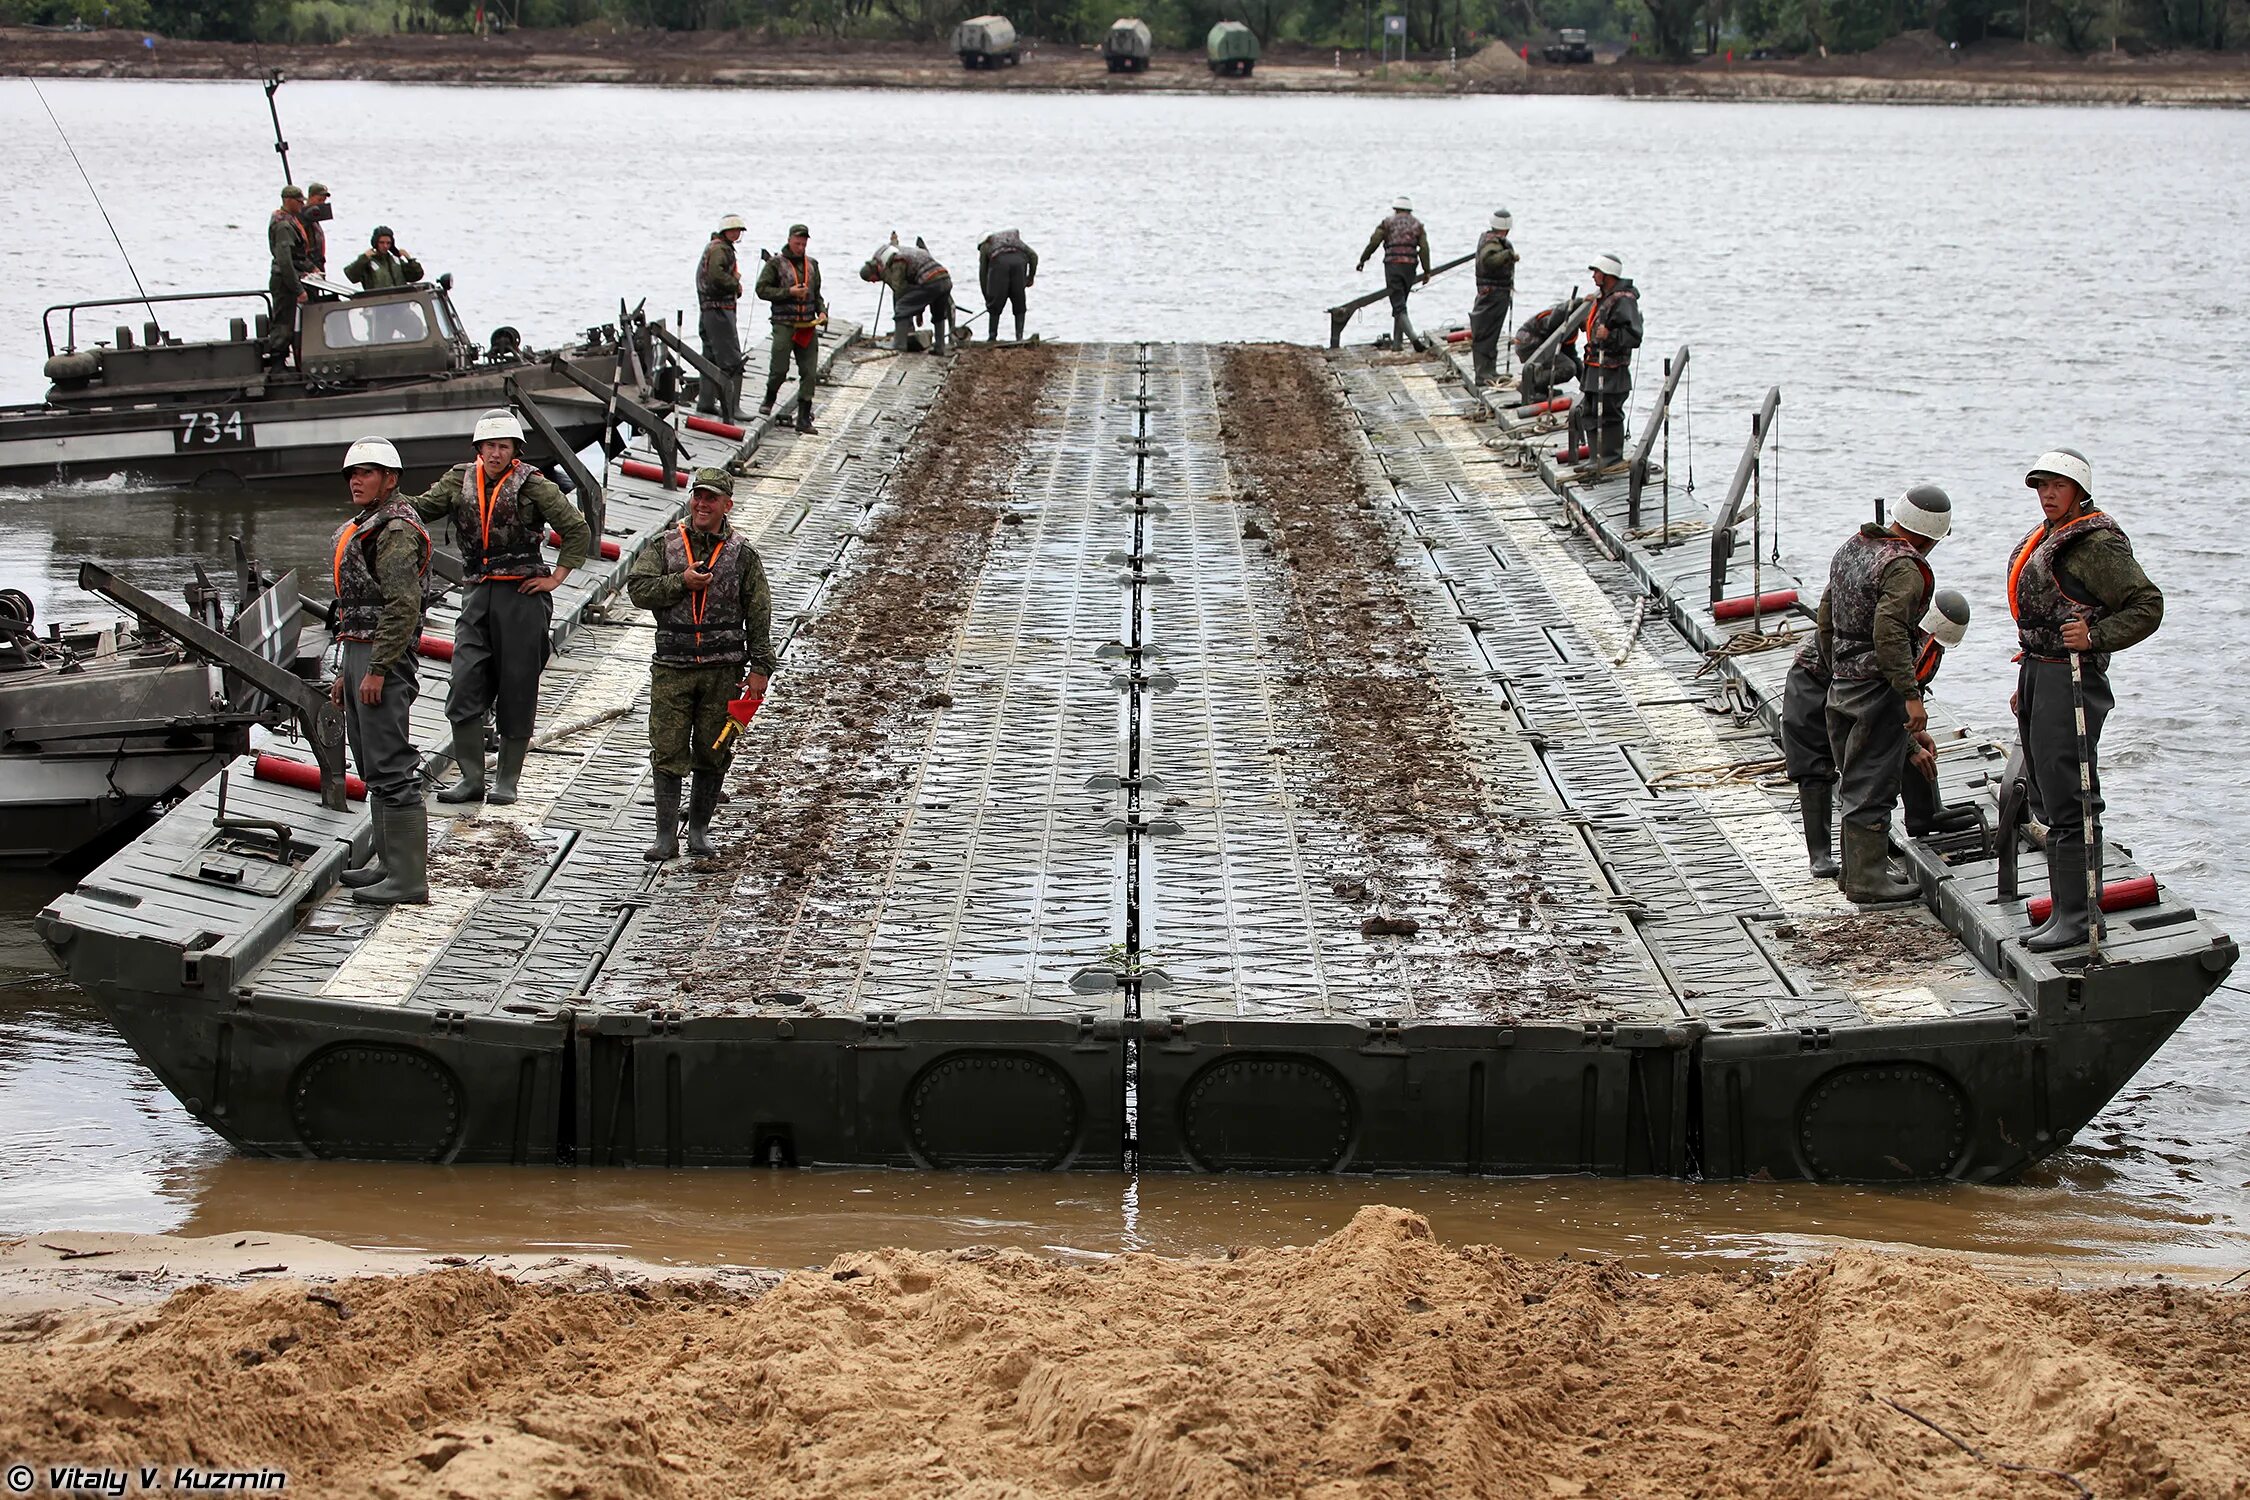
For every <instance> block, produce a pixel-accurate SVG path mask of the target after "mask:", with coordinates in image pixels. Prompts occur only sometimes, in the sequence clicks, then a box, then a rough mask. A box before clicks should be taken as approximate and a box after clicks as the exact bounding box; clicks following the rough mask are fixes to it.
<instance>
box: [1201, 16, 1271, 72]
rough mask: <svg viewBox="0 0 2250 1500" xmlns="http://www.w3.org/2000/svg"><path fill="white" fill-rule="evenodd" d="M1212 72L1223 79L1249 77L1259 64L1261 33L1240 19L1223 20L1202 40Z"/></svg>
mask: <svg viewBox="0 0 2250 1500" xmlns="http://www.w3.org/2000/svg"><path fill="white" fill-rule="evenodd" d="M1203 49H1204V52H1205V53H1206V54H1207V55H1208V56H1209V58H1210V62H1211V71H1212V72H1214V73H1216V74H1218V75H1219V76H1220V77H1222V78H1248V77H1249V76H1250V70H1251V69H1252V68H1254V67H1256V66H1257V63H1258V34H1257V33H1256V32H1254V31H1252V30H1251V29H1250V28H1249V27H1247V26H1245V25H1243V24H1242V23H1241V22H1240V21H1221V22H1220V23H1219V24H1218V25H1216V26H1214V27H1212V28H1211V34H1210V35H1209V36H1207V37H1205V38H1204V39H1203Z"/></svg>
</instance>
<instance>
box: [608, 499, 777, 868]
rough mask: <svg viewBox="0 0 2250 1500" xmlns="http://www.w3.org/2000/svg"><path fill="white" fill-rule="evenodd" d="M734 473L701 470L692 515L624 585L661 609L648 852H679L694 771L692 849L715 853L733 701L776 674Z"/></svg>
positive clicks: (657, 856)
mask: <svg viewBox="0 0 2250 1500" xmlns="http://www.w3.org/2000/svg"><path fill="white" fill-rule="evenodd" d="M733 509H734V476H733V475H731V474H729V473H727V471H726V470H724V469H698V470H696V472H695V488H694V489H693V490H692V491H691V492H690V493H689V495H688V516H687V519H686V520H685V521H682V522H680V523H679V524H677V525H676V526H674V527H673V528H672V530H671V531H670V532H669V533H667V534H666V536H665V538H664V544H663V545H662V546H660V547H647V548H644V549H642V551H641V554H640V555H639V556H638V557H636V558H634V559H633V571H632V573H631V575H630V576H628V577H627V579H626V580H625V590H626V593H627V594H628V595H630V596H631V598H632V600H633V602H634V603H635V604H637V605H639V606H640V607H641V608H642V609H645V610H649V611H652V612H653V613H654V614H655V615H656V660H655V662H654V663H653V664H652V665H651V666H650V667H649V706H648V742H649V764H650V765H651V767H653V768H654V770H655V772H656V842H655V843H654V844H652V845H650V846H649V848H648V851H647V853H646V854H645V855H644V856H643V857H644V858H646V859H650V860H667V859H677V858H678V857H679V853H680V842H679V835H680V782H681V780H682V779H683V778H684V777H686V776H687V775H688V773H689V772H690V771H691V770H692V771H693V772H694V774H695V789H694V792H693V793H692V795H691V796H690V798H689V801H688V839H687V847H688V853H690V854H693V855H696V856H698V857H708V856H709V855H711V854H712V853H714V852H716V851H714V850H713V849H712V847H711V814H712V813H713V812H715V811H716V810H717V809H718V806H719V789H720V786H721V784H722V783H723V782H724V781H725V779H726V771H727V757H726V756H724V755H722V754H721V753H720V751H719V750H718V749H717V745H718V742H719V735H720V732H721V731H722V730H723V729H725V727H726V723H727V701H728V700H729V699H731V698H734V697H736V696H737V695H740V696H743V697H749V698H763V697H764V696H765V695H766V679H767V678H768V677H770V676H771V675H772V674H773V668H774V655H773V641H772V637H771V631H772V620H773V596H772V594H771V593H770V592H769V591H768V590H767V587H766V569H765V564H764V563H762V562H760V561H759V559H758V552H757V549H756V548H754V547H752V546H751V545H750V544H749V543H748V542H746V541H744V540H743V539H742V537H741V535H740V533H738V532H735V531H733V530H731V529H730V528H729V527H728V525H727V514H728V512H730V511H732V510H733Z"/></svg>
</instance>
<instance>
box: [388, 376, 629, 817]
mask: <svg viewBox="0 0 2250 1500" xmlns="http://www.w3.org/2000/svg"><path fill="white" fill-rule="evenodd" d="M474 441H475V443H476V450H477V456H476V457H475V458H474V459H473V460H471V461H470V462H468V463H465V464H456V465H455V466H454V467H453V468H451V469H449V470H447V471H446V473H445V476H444V477H443V478H441V479H439V480H438V482H437V483H436V484H434V485H432V486H430V488H429V489H427V490H425V491H424V492H423V493H421V494H420V495H417V496H415V497H414V501H413V505H414V509H415V512H416V514H418V515H420V516H421V517H422V518H423V519H425V520H433V521H434V520H437V519H438V518H440V517H445V518H447V519H450V520H451V521H452V522H453V540H454V544H455V545H456V546H457V547H459V548H460V551H461V568H462V580H461V614H460V618H459V619H458V620H456V621H455V622H454V626H453V679H452V682H451V684H450V685H449V686H448V687H447V689H446V694H445V716H446V718H447V719H449V720H451V721H452V724H453V761H454V764H455V765H456V766H457V767H459V769H460V773H461V774H460V775H459V776H458V777H457V778H455V779H454V781H453V782H452V783H450V784H449V785H447V786H446V787H444V788H443V789H442V790H440V791H439V792H438V801H440V802H447V803H458V802H477V801H486V802H502V803H504V802H513V801H515V800H516V778H517V776H518V775H520V774H521V773H522V771H523V762H524V757H525V756H526V755H527V754H529V753H530V750H531V729H532V724H533V722H534V721H535V720H536V719H537V717H538V713H539V674H540V673H541V672H542V671H544V670H545V669H546V665H547V652H548V650H549V648H550V644H551V640H552V637H551V635H550V633H549V632H550V630H551V628H552V625H553V622H554V614H555V603H554V600H553V599H552V598H550V597H549V596H550V595H551V594H553V593H554V591H555V589H556V588H557V587H559V586H560V585H561V584H562V582H563V580H564V579H566V578H568V577H569V576H570V575H571V574H572V573H573V572H576V571H577V570H578V569H579V568H582V567H584V566H585V564H586V556H587V554H588V553H590V552H591V551H593V548H594V534H593V531H592V529H591V528H590V527H588V526H587V524H586V518H585V517H584V516H582V515H580V514H579V513H578V507H577V506H575V505H572V504H571V503H570V501H569V500H568V499H566V498H565V497H564V495H563V492H562V491H561V490H559V489H557V488H556V487H555V483H554V481H553V480H551V479H549V478H547V476H546V475H544V474H541V473H540V472H539V471H538V470H536V469H534V468H532V467H531V466H530V465H529V464H527V463H525V462H524V461H523V424H522V423H521V422H519V421H517V420H516V414H515V413H514V412H512V411H510V410H508V409H507V408H506V407H499V408H496V409H494V410H492V411H488V412H486V413H485V414H484V415H483V416H482V417H479V418H478V419H477V425H476V432H475V434H474ZM549 528H552V529H553V530H554V531H556V532H557V533H559V534H560V535H561V537H562V550H561V555H560V556H559V557H557V558H556V560H555V564H554V566H553V567H552V568H550V567H548V566H547V561H546V555H545V554H544V553H543V552H542V551H541V550H540V547H541V544H542V543H543V542H544V541H545V540H546V534H547V531H548V529H549ZM487 714H490V715H491V716H492V719H493V722H494V726H495V727H496V728H497V729H498V730H499V731H500V766H499V770H498V772H497V773H496V774H495V775H494V777H493V779H492V789H491V791H490V792H489V793H488V792H487V791H486V790H485V781H484V721H485V716H486V715H487Z"/></svg>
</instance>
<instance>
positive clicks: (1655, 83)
mask: <svg viewBox="0 0 2250 1500" xmlns="http://www.w3.org/2000/svg"><path fill="white" fill-rule="evenodd" d="M276 67H278V68H281V69H283V70H284V71H286V72H287V73H288V74H289V75H290V76H291V77H292V78H301V79H355V80H372V81H379V82H392V83H475V84H583V83H613V84H633V85H646V86H663V87H689V88H693V87H705V88H745V89H776V88H883V89H956V90H969V91H975V92H1019V93H1020V92H1032V93H1041V92H1100V93H1120V94H1132V93H1151V92H1154V93H1228V94H1392V95H1407V96H1414V95H1429V96H1444V95H1452V94H1477V93H1502V94H1573V95H1615V96H1619V97H1626V98H1653V99H1713V100H1775V101H1801V102H1824V101H1825V102H1843V103H1863V104H2109V105H2167V106H2175V107H2178V106H2201V107H2225V108H2240V107H2250V59H2245V58H2244V57H2242V56H2240V55H2237V54H2209V53H2196V54H2165V55H2160V56H2152V57H2145V58H2137V57H2130V56H2126V55H2124V54H2107V53H2101V54H2095V55H2093V56H2090V57H2084V58H2075V57H2071V56H2069V55H2068V54H2065V53H2061V52H2058V51H2056V50H2054V49H2052V48H2045V47H2036V48H2035V47H2024V46H2021V45H2018V44H2002V43H1995V44H1989V45H1984V46H1979V47H1971V48H1966V49H1958V50H1954V49H1948V48H1946V47H1945V46H1944V45H1943V44H1941V43H1938V42H1937V41H1935V39H1933V38H1931V37H1929V36H1928V34H1927V33H1922V34H1920V35H1910V36H1902V37H1897V38H1894V39H1892V40H1891V41H1890V42H1887V43H1885V44H1884V45H1883V46H1882V47H1879V48H1876V49H1875V50H1873V51H1871V52H1865V53H1859V54H1854V55H1851V56H1843V55H1838V56H1834V57H1828V58H1811V57H1808V58H1801V59H1791V58H1783V59H1770V60H1760V61H1757V62H1752V61H1748V60H1747V59H1745V60H1743V61H1740V62H1736V61H1733V60H1731V58H1728V57H1717V58H1704V59H1701V60H1699V61H1696V62H1692V63H1684V64H1670V63H1661V62H1653V61H1646V60H1639V59H1620V60H1613V61H1605V62H1602V63H1599V64H1595V65H1592V66H1580V67H1554V66H1547V65H1543V64H1529V65H1527V64H1526V63H1524V62H1523V61H1522V60H1521V59H1519V58H1518V57H1517V56H1516V55H1515V53H1513V52H1512V51H1508V50H1507V49H1506V46H1505V44H1501V45H1496V46H1492V47H1487V48H1485V49H1483V50H1482V51H1480V52H1478V53H1476V54H1474V55H1472V56H1469V57H1466V58H1462V59H1460V60H1459V61H1458V62H1457V63H1456V62H1452V61H1449V60H1446V59H1424V58H1416V59H1414V60H1412V61H1410V62H1407V63H1403V64H1394V65H1392V66H1391V67H1390V68H1389V69H1388V70H1384V69H1380V68H1378V67H1376V66H1375V65H1374V63H1373V62H1372V61H1370V60H1369V59H1367V58H1366V57H1365V56H1364V55H1363V54H1355V53H1337V52H1333V51H1330V50H1328V49H1321V48H1306V47H1294V46H1280V47H1274V48H1271V49H1268V52H1267V54H1266V56H1265V57H1264V58H1263V59H1262V60H1261V61H1260V62H1259V64H1258V67H1257V71H1256V72H1255V73H1254V74H1253V75H1252V76H1251V77H1249V78H1218V77H1214V76H1213V75H1212V74H1211V72H1210V71H1209V69H1208V68H1207V67H1206V66H1205V64H1204V61H1203V58H1202V55H1201V54H1200V53H1195V52H1172V51H1166V52H1160V53H1159V54H1158V56H1157V57H1156V58H1155V60H1154V61H1153V62H1152V63H1151V65H1150V68H1149V70H1148V71H1147V72H1146V73H1140V74H1112V73H1110V72H1109V71H1108V70H1107V69H1106V67H1105V66H1104V64H1103V62H1102V59H1101V55H1100V53H1099V52H1098V51H1097V50H1096V49H1094V48H1092V47H1070V46H1066V45H1059V44H1030V45H1028V47H1027V50H1026V51H1025V53H1024V56H1023V61H1022V64H1021V66H1018V67H1014V68H1003V69H997V70H994V71H990V72H982V71H980V72H971V71H968V70H965V69H963V68H962V67H961V66H960V65H959V64H958V63H957V62H956V61H955V60H954V59H953V57H952V55H951V54H950V53H948V52H947V51H946V50H945V49H944V48H943V47H942V46H940V45H936V44H923V43H907V42H867V41H827V40H822V39H817V38H790V39H779V40H776V39H768V38H765V37H763V36H761V35H759V34H758V33H755V32H749V31H705V32H666V31H627V32H614V33H613V32H608V31H604V30H601V29H598V28H580V29H576V30H567V31H566V30H553V31H517V32H513V33H510V34H508V35H505V36H492V37H474V36H457V35H444V36H424V35H393V36H372V37H349V38H346V39H344V40H343V41H340V42H336V43H329V44H321V45H294V46H292V45H278V44H270V43H269V44H261V45H256V46H250V45H242V44H235V43H227V42H182V41H173V40H169V39H166V38H161V37H148V36H146V35H144V34H143V33H141V32H136V31H87V32H65V31H46V30H32V29H24V28H0V75H5V76H12V77H34V78H188V79H195V78H210V79H240V78H257V77H262V76H264V74H265V73H266V72H267V70H269V69H271V68H276Z"/></svg>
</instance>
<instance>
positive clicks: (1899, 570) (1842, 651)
mask: <svg viewBox="0 0 2250 1500" xmlns="http://www.w3.org/2000/svg"><path fill="white" fill-rule="evenodd" d="M1952 529H1953V502H1952V501H1951V500H1950V499H1948V498H1947V496H1946V493H1945V491H1944V490H1941V489H1939V488H1938V487H1937V486H1936V485H1934V484H1918V485H1916V486H1914V487H1913V488H1912V489H1910V490H1908V491H1907V492H1906V493H1905V494H1903V495H1901V496H1900V497H1899V498H1898V499H1897V500H1895V501H1893V502H1892V504H1891V522H1890V524H1889V525H1888V526H1876V525H1873V524H1869V525H1864V526H1862V527H1860V528H1859V530H1858V531H1857V532H1856V533H1854V534H1853V535H1852V536H1851V537H1850V538H1849V539H1848V540H1847V541H1845V543H1844V545H1843V546H1841V547H1838V548H1837V549H1836V555H1835V557H1834V558H1833V559H1832V560H1831V561H1830V563H1829V565H1828V591H1827V593H1825V594H1823V595H1822V596H1821V600H1820V611H1819V615H1818V623H1819V643H1820V657H1821V659H1823V660H1825V661H1826V662H1827V663H1828V672H1829V682H1828V713H1827V719H1828V743H1829V744H1830V746H1832V747H1833V749H1834V752H1835V758H1836V777H1837V786H1838V789H1839V791H1840V792H1841V794H1842V801H1843V844H1844V859H1843V871H1842V876H1843V878H1842V884H1843V888H1844V894H1845V895H1846V896H1849V897H1850V898H1851V899H1852V900H1854V901H1858V902H1863V903H1864V902H1878V901H1904V900H1906V899H1908V898H1909V897H1912V896H1914V895H1917V894H1918V893H1919V891H1920V887H1918V886H1917V885H1915V884H1914V883H1913V882H1912V881H1911V880H1908V879H1906V878H1905V877H1904V875H1903V874H1902V873H1900V872H1897V871H1894V870H1893V869H1892V868H1891V865H1890V847H1891V845H1890V826H1891V808H1892V806H1893V804H1895V803H1896V802H1897V801H1898V795H1899V782H1900V778H1901V777H1902V776H1903V775H1904V774H1905V771H1906V764H1907V758H1908V756H1909V755H1910V754H1913V753H1914V752H1916V751H1918V750H1924V749H1927V748H1928V746H1927V735H1928V731H1927V728H1926V727H1925V726H1927V724H1928V723H1929V710H1928V709H1927V708H1926V707H1924V706H1923V703H1922V691H1923V681H1922V678H1921V677H1920V675H1919V673H1918V671H1917V666H1918V663H1919V662H1920V660H1921V657H1922V652H1923V647H1924V645H1925V644H1926V642H1927V640H1928V635H1927V633H1926V632H1925V630H1924V628H1923V625H1922V622H1923V621H1924V620H1925V619H1926V618H1927V617H1928V614H1929V610H1930V606H1931V605H1932V604H1933V603H1935V602H1936V594H1937V580H1936V578H1935V577H1934V576H1933V575H1932V574H1931V572H1930V564H1929V560H1928V553H1929V551H1930V549H1931V548H1933V547H1935V546H1936V545H1937V544H1938V542H1939V541H1940V540H1941V539H1942V538H1943V537H1944V536H1945V535H1946V533H1947V532H1949V531H1951V530H1952ZM1824 821H1825V820H1824ZM1816 852H1817V851H1816Z"/></svg>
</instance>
